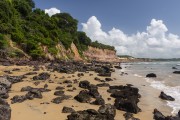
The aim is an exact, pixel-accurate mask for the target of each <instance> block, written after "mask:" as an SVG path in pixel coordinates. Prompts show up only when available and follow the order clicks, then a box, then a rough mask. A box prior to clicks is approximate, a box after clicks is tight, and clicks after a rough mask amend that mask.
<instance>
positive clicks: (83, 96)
mask: <svg viewBox="0 0 180 120" xmlns="http://www.w3.org/2000/svg"><path fill="white" fill-rule="evenodd" d="M74 99H75V100H77V101H78V102H81V103H89V102H90V100H91V96H90V95H89V92H88V91H87V90H82V91H80V92H79V94H78V95H76V96H75V97H74Z"/></svg>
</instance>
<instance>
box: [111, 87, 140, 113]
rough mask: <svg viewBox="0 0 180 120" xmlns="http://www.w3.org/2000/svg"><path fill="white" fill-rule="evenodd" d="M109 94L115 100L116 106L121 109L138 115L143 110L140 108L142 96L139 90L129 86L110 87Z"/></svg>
mask: <svg viewBox="0 0 180 120" xmlns="http://www.w3.org/2000/svg"><path fill="white" fill-rule="evenodd" d="M108 92H110V93H111V97H114V98H115V103H114V106H115V107H116V108H117V109H119V110H123V111H126V112H130V113H138V112H140V111H141V109H140V108H139V107H138V105H137V104H138V102H139V98H140V97H141V95H140V94H139V93H138V92H139V89H138V88H135V87H132V86H131V85H127V86H122V85H120V86H110V87H109V89H108Z"/></svg>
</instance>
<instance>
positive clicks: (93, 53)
mask: <svg viewBox="0 0 180 120" xmlns="http://www.w3.org/2000/svg"><path fill="white" fill-rule="evenodd" d="M84 56H85V57H86V58H87V59H89V60H97V61H105V62H107V61H110V62H113V61H118V58H117V56H116V51H113V50H108V49H99V48H94V47H91V46H89V47H88V50H87V51H85V52H84Z"/></svg>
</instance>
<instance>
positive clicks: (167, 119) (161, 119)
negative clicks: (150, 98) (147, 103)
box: [153, 109, 180, 120]
mask: <svg viewBox="0 0 180 120" xmlns="http://www.w3.org/2000/svg"><path fill="white" fill-rule="evenodd" d="M153 114H154V119H155V120H180V117H179V116H164V115H163V114H162V113H161V112H160V111H158V110H157V109H154V112H153Z"/></svg>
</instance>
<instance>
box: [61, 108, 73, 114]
mask: <svg viewBox="0 0 180 120" xmlns="http://www.w3.org/2000/svg"><path fill="white" fill-rule="evenodd" d="M72 112H75V110H74V109H72V108H70V107H63V109H62V113H72Z"/></svg>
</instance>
